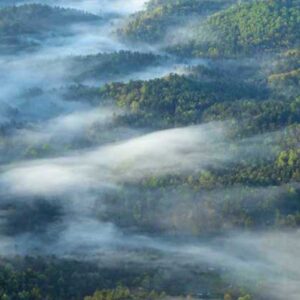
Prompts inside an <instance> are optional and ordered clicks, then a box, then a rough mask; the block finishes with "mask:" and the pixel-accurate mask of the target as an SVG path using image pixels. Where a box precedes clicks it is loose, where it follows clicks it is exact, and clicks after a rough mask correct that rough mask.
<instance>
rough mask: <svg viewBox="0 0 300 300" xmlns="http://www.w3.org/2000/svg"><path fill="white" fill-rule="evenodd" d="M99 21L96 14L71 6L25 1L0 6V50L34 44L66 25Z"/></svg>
mask: <svg viewBox="0 0 300 300" xmlns="http://www.w3.org/2000/svg"><path fill="white" fill-rule="evenodd" d="M96 20H100V18H99V17H98V16H95V15H92V14H87V13H85V12H81V11H77V10H74V9H64V8H59V7H51V6H48V5H41V4H25V5H21V6H10V7H5V8H2V9H0V42H1V43H0V44H1V46H0V52H3V51H4V52H5V51H10V50H17V49H19V48H28V47H33V46H35V44H36V43H37V40H38V39H41V38H42V36H43V35H46V34H47V35H51V33H55V31H57V30H65V28H66V26H68V25H71V24H75V23H80V22H87V21H96Z"/></svg>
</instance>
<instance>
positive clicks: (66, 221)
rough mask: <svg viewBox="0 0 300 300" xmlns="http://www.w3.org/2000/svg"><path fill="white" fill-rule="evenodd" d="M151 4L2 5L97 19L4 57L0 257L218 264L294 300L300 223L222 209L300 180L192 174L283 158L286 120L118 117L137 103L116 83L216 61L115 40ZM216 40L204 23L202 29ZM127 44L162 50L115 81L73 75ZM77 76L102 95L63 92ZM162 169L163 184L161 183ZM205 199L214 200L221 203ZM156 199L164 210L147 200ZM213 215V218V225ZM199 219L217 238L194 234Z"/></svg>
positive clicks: (182, 269) (276, 197) (187, 33)
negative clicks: (236, 123)
mask: <svg viewBox="0 0 300 300" xmlns="http://www.w3.org/2000/svg"><path fill="white" fill-rule="evenodd" d="M146 2H147V1H139V0H129V1H121V0H114V1H113V0H102V1H100V0H98V1H96V0H95V1H92V0H86V1H84V0H82V1H75V0H74V1H73V0H63V1H56V0H53V1H50V0H49V1H42V0H40V1H1V3H0V6H6V5H14V4H16V5H22V4H24V3H42V4H47V5H52V6H60V7H65V8H75V9H78V10H82V11H85V12H88V13H92V14H96V15H98V16H100V17H101V20H100V19H99V21H92V22H86V23H83V22H78V23H76V24H72V25H67V26H66V28H65V29H64V30H61V31H58V32H56V34H53V35H49V36H47V37H44V36H43V37H41V39H40V40H39V43H38V47H36V48H34V49H30V50H29V49H26V48H25V49H22V50H20V49H19V50H20V51H16V52H11V53H3V54H1V55H0V69H1V73H0V82H1V86H2V89H1V95H0V256H3V257H7V258H10V259H14V257H15V256H18V255H20V256H27V255H29V256H35V255H38V256H42V257H48V256H49V255H55V256H57V257H58V258H59V259H76V260H80V261H93V262H95V263H96V264H100V265H104V266H108V267H118V266H123V265H126V264H131V263H132V264H136V265H139V266H142V267H143V268H146V269H147V268H155V267H161V266H163V267H164V268H166V270H167V273H168V274H175V273H177V272H178V273H182V274H185V273H188V274H189V276H193V274H194V272H195V271H194V270H195V268H199V270H204V271H207V270H213V271H214V272H218V273H220V274H221V277H222V278H225V279H226V282H228V285H229V286H230V285H236V284H239V285H241V286H245V287H246V288H247V289H249V290H250V291H252V292H253V293H254V295H255V294H258V295H263V296H266V297H268V299H278V300H283V299H287V298H288V299H291V300H297V299H298V298H299V294H300V288H299V284H298V282H299V280H300V271H299V270H300V265H299V263H298V261H299V259H298V257H297V256H298V253H299V251H300V243H299V242H298V241H299V240H300V239H299V238H300V236H299V231H297V230H289V231H288V230H283V229H274V230H271V231H270V230H268V229H267V228H263V229H260V230H249V231H247V230H245V231H242V230H237V229H236V226H235V224H233V222H232V223H231V222H229V221H228V222H225V221H224V220H221V213H220V211H221V208H220V207H222V205H223V204H224V203H225V202H226V201H228V199H230V200H231V201H232V203H233V202H234V203H241V206H240V207H242V208H243V209H245V210H246V211H247V213H249V214H251V213H256V211H255V209H257V207H256V205H257V204H259V203H261V202H263V201H264V200H265V199H266V195H268V197H269V198H268V199H271V200H270V202H271V203H273V202H276V201H278V202H280V201H281V200H282V198H283V197H284V196H286V195H287V194H288V193H289V189H291V188H295V189H296V188H299V185H298V184H296V183H295V182H289V183H286V184H285V185H280V186H275V185H274V186H268V187H264V188H259V187H256V186H251V185H249V186H248V185H243V184H240V185H233V186H229V187H228V188H225V187H223V186H218V187H217V188H215V189H212V190H211V189H210V187H209V188H208V189H205V188H204V189H202V188H199V189H194V188H193V187H192V185H189V183H187V182H189V178H188V177H192V176H193V175H195V176H198V178H199V176H200V175H201V174H210V173H209V172H210V171H212V170H213V171H220V172H225V171H226V170H227V168H229V167H235V166H237V168H239V167H240V166H241V165H245V164H247V163H250V162H252V161H253V160H254V161H255V162H257V161H258V162H270V161H271V162H274V160H275V159H276V157H277V156H278V153H279V152H280V151H283V150H285V148H284V146H279V143H278V140H279V139H281V138H282V136H285V135H286V136H288V133H289V129H287V128H283V129H282V130H277V131H273V132H268V133H263V134H259V135H255V136H250V137H243V138H240V137H237V136H235V135H234V132H233V125H232V122H231V121H230V120H229V121H222V122H210V123H206V124H201V125H193V126H186V127H175V128H171V129H164V130H156V131H154V130H153V129H151V128H136V127H130V126H126V125H124V124H122V122H121V121H120V118H121V117H124V116H131V113H130V112H129V111H127V110H126V109H124V108H120V107H118V106H117V105H116V103H114V101H113V100H112V99H108V101H103V100H102V99H99V98H98V97H99V89H100V87H101V86H103V85H104V84H106V83H110V82H113V81H118V82H129V81H131V80H150V79H153V78H160V77H165V76H167V75H169V74H171V73H172V74H174V73H176V74H180V75H183V74H188V73H189V72H190V68H191V67H193V66H197V65H205V66H209V61H208V60H206V59H197V60H193V59H186V60H185V61H184V62H182V61H180V60H179V59H178V60H177V59H175V58H173V57H171V56H164V55H165V53H164V52H163V51H161V50H160V48H159V46H157V45H155V46H153V45H142V44H139V45H132V44H130V43H124V42H123V41H122V40H120V39H119V38H118V36H117V34H116V29H117V28H118V26H120V24H123V22H124V20H126V18H127V17H128V15H130V14H132V13H135V12H138V11H140V10H142V9H143V8H144V7H145V3H146ZM194 22H195V20H194V19H193V20H189V21H187V23H186V25H184V26H180V28H176V33H174V32H172V31H168V35H169V34H170V36H168V38H166V39H165V41H164V43H163V45H160V47H164V46H165V45H166V44H167V45H169V46H172V45H174V44H177V43H179V42H180V43H181V42H182V41H183V40H185V41H187V40H192V39H193V37H194V34H195V33H194V32H193V31H192V30H191V27H193V26H194ZM211 38H215V37H213V36H211V35H210V33H209V32H203V39H211ZM123 50H124V51H131V52H134V51H138V52H140V53H153V54H155V55H157V56H158V57H159V58H160V60H159V61H158V62H155V63H153V64H152V63H149V64H148V65H146V66H141V67H140V68H137V69H134V66H131V65H130V64H128V66H127V67H128V70H129V71H124V74H123V73H122V70H119V69H118V68H117V72H116V74H113V75H112V76H111V77H113V79H111V78H110V75H109V74H106V73H107V70H105V69H104V67H103V71H102V69H101V70H100V71H99V72H100V75H101V76H100V75H93V76H92V77H91V78H89V79H82V80H75V79H74V78H75V77H76V75H78V74H79V75H80V74H81V73H80V72H81V71H82V72H84V71H86V69H84V66H82V70H81V68H79V70H78V69H76V67H74V61H76V60H78V59H79V57H83V58H84V57H86V56H87V55H90V56H94V59H95V61H97V60H98V58H97V56H96V55H97V54H111V53H117V52H118V51H123ZM116 55H117V54H116ZM131 68H133V71H132V69H131ZM77 72H78V74H77ZM77 85H78V86H80V87H83V88H84V89H86V91H92V94H93V95H92V97H93V99H92V100H93V101H92V100H91V99H89V98H88V97H85V96H82V95H79V96H78V97H73V96H72V94H71V93H70V94H71V96H69V98H68V99H67V97H65V95H64V93H66V94H67V93H68V92H69V89H71V88H72V87H73V88H74V86H75V87H76V86H77ZM89 89H91V90H89ZM95 99H96V100H95ZM206 172H207V173H206ZM178 178H180V179H183V178H184V181H183V182H184V183H183V184H182V186H176V180H177V179H178ZM198 178H197V179H196V180H198V181H199V180H200V179H198ZM160 180H161V181H163V180H165V181H166V182H167V184H166V186H164V187H163V188H161V187H160V186H159V185H160ZM149 182H150V183H152V185H151V184H150V187H149V186H147V184H149ZM149 191H150V192H149ZM149 194H150V196H149ZM166 195H167V197H166ZM207 199H210V200H211V199H212V200H211V203H212V206H213V207H214V208H215V211H214V212H213V211H212V207H209V206H207V205H206V204H207V203H206V200H207ZM123 200H124V201H123ZM144 200H147V201H148V202H149V203H150V204H149V203H148V202H147V203H148V204H146V209H147V212H146V213H145V215H146V217H145V219H147V218H148V219H147V220H146V221H145V220H142V221H141V220H140V223H141V224H142V225H141V224H139V223H138V221H137V220H136V219H135V218H137V217H136V216H135V215H134V213H133V211H134V209H135V208H136V207H139V205H140V203H142V202H146V201H144ZM272 201H273V202H272ZM153 203H156V205H157V206H159V207H150V205H152V204H153ZM228 203H229V204H230V202H228ZM147 205H149V207H147ZM141 206H142V205H141ZM153 206H154V205H153ZM218 208H219V210H218ZM152 210H153V211H152ZM214 214H215V215H214ZM133 215H134V216H133ZM40 216H41V217H40ZM116 216H117V217H116ZM212 216H216V220H218V222H217V225H216V227H217V229H216V228H213V229H212V230H211V231H209V230H210V228H209V227H210V226H211V222H212ZM31 217H32V219H31ZM143 217H144V216H143ZM126 218H127V219H126ZM141 218H142V217H141ZM20 220H22V222H21V223H19V221H20ZM124 220H125V221H124ZM126 222H127V223H126ZM20 224H21V225H20ZM197 226H198V227H200V226H202V227H203V228H204V227H205V228H206V229H207V231H209V233H211V232H213V234H212V236H209V237H208V235H202V234H201V233H199V232H197V233H195V234H194V233H193V231H195V228H196V227H197ZM149 227H150V228H151V230H149ZM202 227H201V228H202ZM218 230H219V234H215V233H216V231H218ZM223 233H224V235H222V234H223ZM170 276H171V275H170ZM174 276H175V275H174ZM258 283H259V284H258Z"/></svg>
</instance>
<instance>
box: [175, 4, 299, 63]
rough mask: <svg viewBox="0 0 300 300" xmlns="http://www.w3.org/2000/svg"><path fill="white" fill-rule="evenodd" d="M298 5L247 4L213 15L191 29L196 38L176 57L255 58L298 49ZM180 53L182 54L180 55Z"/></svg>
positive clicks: (183, 47) (180, 48) (182, 48)
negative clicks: (247, 56) (261, 54)
mask: <svg viewBox="0 0 300 300" xmlns="http://www.w3.org/2000/svg"><path fill="white" fill-rule="evenodd" d="M299 14H300V3H299V1H297V0H290V1H285V0H282V1H278V0H267V1H251V2H250V3H242V4H238V5H234V6H232V7H230V8H228V9H226V10H224V11H221V12H219V13H216V14H215V15H213V16H210V17H208V18H207V20H206V21H205V22H204V23H203V24H200V25H199V26H198V27H197V26H196V27H195V29H194V30H195V35H196V38H195V39H194V40H193V41H191V42H190V43H188V44H187V45H186V46H184V45H178V46H177V47H175V49H176V51H178V53H183V52H186V53H185V54H188V53H190V54H192V55H195V56H203V55H209V56H212V57H218V56H234V55H238V56H241V55H255V54H258V53H261V52H267V53H270V52H273V53H274V51H278V50H282V49H283V50H284V49H289V48H290V47H295V46H299V30H298V28H299V26H300V15H299ZM182 51H183V52H182Z"/></svg>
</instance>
